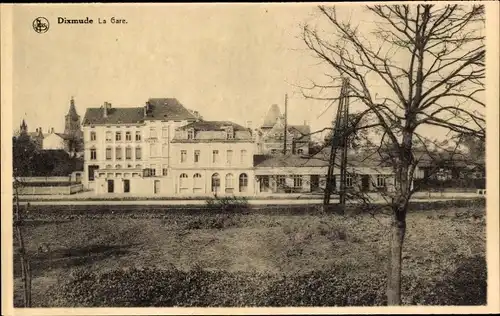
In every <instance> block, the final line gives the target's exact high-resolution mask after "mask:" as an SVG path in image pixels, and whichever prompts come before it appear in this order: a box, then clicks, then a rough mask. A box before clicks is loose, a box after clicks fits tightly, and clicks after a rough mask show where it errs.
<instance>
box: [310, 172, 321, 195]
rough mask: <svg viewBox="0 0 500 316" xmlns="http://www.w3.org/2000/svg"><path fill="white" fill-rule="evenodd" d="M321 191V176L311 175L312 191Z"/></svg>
mask: <svg viewBox="0 0 500 316" xmlns="http://www.w3.org/2000/svg"><path fill="white" fill-rule="evenodd" d="M317 191H319V176H318V175H317V174H316V175H311V192H317Z"/></svg>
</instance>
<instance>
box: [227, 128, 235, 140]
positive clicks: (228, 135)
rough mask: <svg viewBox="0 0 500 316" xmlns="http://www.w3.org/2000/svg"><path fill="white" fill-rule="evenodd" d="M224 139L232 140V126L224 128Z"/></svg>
mask: <svg viewBox="0 0 500 316" xmlns="http://www.w3.org/2000/svg"><path fill="white" fill-rule="evenodd" d="M226 138H227V139H233V138H234V129H233V127H232V126H229V127H227V128H226Z"/></svg>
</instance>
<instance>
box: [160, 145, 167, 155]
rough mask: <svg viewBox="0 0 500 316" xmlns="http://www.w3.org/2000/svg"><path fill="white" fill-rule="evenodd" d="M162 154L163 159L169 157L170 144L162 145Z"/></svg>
mask: <svg viewBox="0 0 500 316" xmlns="http://www.w3.org/2000/svg"><path fill="white" fill-rule="evenodd" d="M161 154H162V156H163V157H168V144H162V145H161Z"/></svg>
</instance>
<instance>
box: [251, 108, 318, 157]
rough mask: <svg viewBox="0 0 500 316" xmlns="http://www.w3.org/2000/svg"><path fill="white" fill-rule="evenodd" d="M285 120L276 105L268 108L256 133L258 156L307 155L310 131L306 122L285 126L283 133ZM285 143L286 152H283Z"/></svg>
mask: <svg viewBox="0 0 500 316" xmlns="http://www.w3.org/2000/svg"><path fill="white" fill-rule="evenodd" d="M285 119H286V118H285V117H284V116H283V115H282V114H281V112H280V109H279V107H278V105H276V104H273V105H272V106H271V107H270V108H269V110H268V112H267V114H266V116H265V118H264V123H263V124H262V126H261V127H260V128H259V129H257V131H256V137H257V138H256V144H257V148H258V152H259V154H271V155H280V154H282V153H290V154H297V155H308V154H309V142H310V140H311V136H310V133H311V130H310V127H309V126H308V125H307V122H304V124H303V125H289V124H286V131H285ZM285 143H286V151H284V150H283V149H284V148H285Z"/></svg>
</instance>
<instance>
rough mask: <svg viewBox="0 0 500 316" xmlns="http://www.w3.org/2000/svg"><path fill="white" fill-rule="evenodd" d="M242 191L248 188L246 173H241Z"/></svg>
mask: <svg viewBox="0 0 500 316" xmlns="http://www.w3.org/2000/svg"><path fill="white" fill-rule="evenodd" d="M239 184H240V192H246V191H247V188H248V176H247V175H246V173H242V174H240V181H239Z"/></svg>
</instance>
